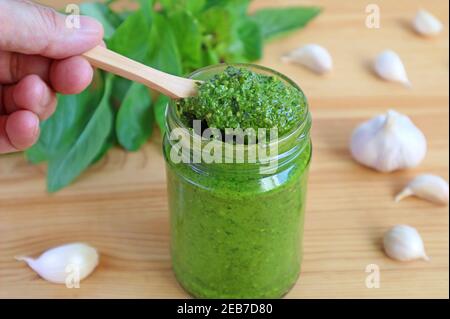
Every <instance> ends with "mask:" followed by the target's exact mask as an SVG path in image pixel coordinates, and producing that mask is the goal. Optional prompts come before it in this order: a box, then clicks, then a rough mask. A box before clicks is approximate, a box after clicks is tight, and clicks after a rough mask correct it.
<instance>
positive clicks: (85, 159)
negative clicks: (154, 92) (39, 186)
mask: <svg viewBox="0 0 450 319" xmlns="http://www.w3.org/2000/svg"><path fill="white" fill-rule="evenodd" d="M111 87H112V77H111V76H108V78H107V80H106V85H105V90H104V93H103V97H102V100H101V101H100V104H99V105H98V107H97V108H96V110H95V112H94V113H93V114H92V117H91V118H90V119H89V121H88V122H87V124H86V126H85V127H84V128H83V130H82V132H81V134H80V135H79V136H78V137H77V139H76V140H75V141H74V143H73V144H72V145H71V147H70V149H68V150H67V152H64V153H62V154H61V153H60V154H59V155H58V156H56V157H55V158H51V159H50V160H49V165H48V180H47V188H48V191H49V192H56V191H58V190H60V189H61V188H63V187H65V186H67V185H68V184H70V183H71V182H72V181H73V180H75V179H76V178H77V177H78V176H79V175H80V174H81V173H82V172H83V171H84V170H85V169H86V168H87V167H88V166H89V165H90V164H91V163H92V161H93V160H94V159H95V158H96V157H97V155H98V154H99V153H100V152H101V150H102V148H103V145H104V143H105V141H106V140H107V138H108V137H109V136H110V133H111V129H112V127H113V122H114V118H113V111H112V108H111V106H110V104H109V98H110V94H111Z"/></svg>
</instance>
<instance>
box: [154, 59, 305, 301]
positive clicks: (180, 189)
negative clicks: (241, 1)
mask: <svg viewBox="0 0 450 319" xmlns="http://www.w3.org/2000/svg"><path fill="white" fill-rule="evenodd" d="M226 66H227V65H217V66H211V67H207V68H204V69H200V70H198V71H196V72H194V73H193V74H192V75H191V76H190V78H192V79H197V80H207V79H209V78H211V77H212V76H214V75H215V74H217V73H221V72H222V71H223V70H224V69H225V68H226ZM234 66H236V67H241V68H247V69H250V70H251V71H253V72H256V73H262V74H266V75H270V76H274V77H277V78H278V79H281V80H282V81H284V83H286V84H287V85H289V86H293V87H295V88H297V89H298V90H300V88H299V87H298V86H297V85H296V84H295V83H293V82H292V81H291V80H289V79H287V78H286V77H285V76H283V75H281V74H279V73H277V72H275V71H273V70H270V69H267V68H264V67H261V66H256V65H249V64H238V65H234ZM310 127H311V117H310V113H309V111H307V112H306V115H305V119H304V121H303V122H302V123H298V126H297V127H296V128H294V129H293V130H292V131H291V132H289V133H287V134H285V136H281V137H280V138H279V139H278V144H277V147H278V152H277V154H275V155H270V156H268V158H269V159H270V162H271V163H273V162H276V163H277V165H276V167H275V168H274V167H271V168H270V169H266V170H265V167H269V165H267V162H265V163H262V162H260V161H258V162H256V163H249V162H250V161H247V162H244V163H226V161H225V160H224V161H222V163H216V162H213V163H207V162H206V161H204V160H203V159H202V160H201V161H200V162H198V161H197V162H195V161H194V162H193V161H192V158H193V157H192V156H193V154H192V153H193V152H191V153H190V155H189V156H190V157H189V158H190V161H188V160H186V161H182V162H179V161H174V160H173V159H172V158H171V157H172V156H171V151H173V150H174V148H175V147H177V150H176V152H175V153H180V152H181V149H180V146H179V144H177V143H176V142H175V141H174V140H172V138H170V132H172V131H173V130H176V129H180V128H181V129H182V130H184V132H185V135H186V136H187V137H189V138H190V141H194V139H197V142H198V143H199V144H200V145H202V146H204V145H205V143H208V142H211V140H205V139H204V138H203V139H202V138H200V136H199V135H198V134H196V133H195V132H194V130H190V129H188V128H186V127H185V126H184V125H183V123H182V122H181V121H180V119H179V118H178V116H177V112H176V107H175V104H173V103H170V104H169V107H168V110H167V114H166V128H167V130H166V131H167V132H168V133H166V135H165V137H164V145H163V148H164V156H165V160H166V172H167V185H168V197H169V208H170V218H171V254H172V264H173V270H174V272H175V276H176V278H177V280H178V281H179V282H180V284H181V285H182V286H183V287H184V288H185V289H186V290H187V291H188V292H189V293H190V294H191V295H193V296H195V297H200V298H279V297H281V296H283V295H284V294H285V293H287V292H288V291H289V289H290V288H291V287H292V286H293V285H294V284H295V282H296V280H297V278H298V276H299V272H300V264H301V260H302V237H303V220H304V210H305V197H306V188H307V178H308V169H309V163H310V160H311V150H312V146H311V140H310V134H309V132H310ZM199 141H200V142H199ZM194 143H195V142H193V144H192V145H194ZM216 143H222V144H225V143H223V142H222V141H217V140H216ZM241 146H242V147H243V148H244V149H245V148H248V145H241ZM183 147H184V146H182V147H181V148H183ZM244 151H245V152H246V151H247V150H244ZM246 154H247V153H246ZM223 157H225V155H223ZM208 162H210V161H208ZM223 162H225V163H223Z"/></svg>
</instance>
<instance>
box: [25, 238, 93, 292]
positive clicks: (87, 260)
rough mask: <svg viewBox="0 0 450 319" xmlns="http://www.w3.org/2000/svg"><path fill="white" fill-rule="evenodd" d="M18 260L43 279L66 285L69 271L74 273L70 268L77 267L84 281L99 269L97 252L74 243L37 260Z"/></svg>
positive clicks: (45, 254) (55, 249)
mask: <svg viewBox="0 0 450 319" xmlns="http://www.w3.org/2000/svg"><path fill="white" fill-rule="evenodd" d="M16 259H17V260H20V261H25V262H26V263H27V264H28V266H30V268H32V269H33V270H34V271H36V272H37V273H38V274H39V276H41V277H42V278H43V279H45V280H47V281H49V282H52V283H56V284H64V283H65V282H66V278H67V277H68V271H73V269H72V270H70V268H68V266H71V267H77V269H78V274H79V279H80V280H83V279H84V278H86V277H87V276H89V275H90V274H91V272H92V271H93V270H94V269H95V267H97V265H98V261H99V256H98V253H97V250H96V249H95V248H93V247H91V246H89V245H86V244H83V243H72V244H66V245H62V246H59V247H55V248H51V249H49V250H47V251H46V252H44V253H43V254H42V255H40V256H39V257H38V258H36V259H33V258H30V257H16Z"/></svg>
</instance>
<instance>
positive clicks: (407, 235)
mask: <svg viewBox="0 0 450 319" xmlns="http://www.w3.org/2000/svg"><path fill="white" fill-rule="evenodd" d="M383 245H384V251H385V252H386V254H387V255H388V256H389V257H391V258H393V259H396V260H400V261H410V260H415V259H424V260H427V261H428V260H430V258H429V257H428V256H427V254H426V253H425V248H424V246H423V241H422V238H421V237H420V234H419V233H418V232H417V230H416V229H415V228H413V227H411V226H407V225H397V226H394V227H392V228H391V229H389V230H388V231H387V232H386V233H385V234H384V238H383Z"/></svg>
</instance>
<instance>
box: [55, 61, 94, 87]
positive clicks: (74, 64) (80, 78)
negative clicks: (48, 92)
mask: <svg viewBox="0 0 450 319" xmlns="http://www.w3.org/2000/svg"><path fill="white" fill-rule="evenodd" d="M93 75H94V71H93V69H92V67H91V65H90V64H89V62H88V61H87V60H86V59H84V58H82V57H80V56H75V57H71V58H68V59H65V60H61V61H54V62H53V64H52V66H51V68H50V83H51V85H52V87H53V88H54V89H55V90H56V91H57V92H59V93H62V94H78V93H81V92H82V91H84V89H85V88H86V87H87V86H88V85H89V83H91V81H92V77H93Z"/></svg>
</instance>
